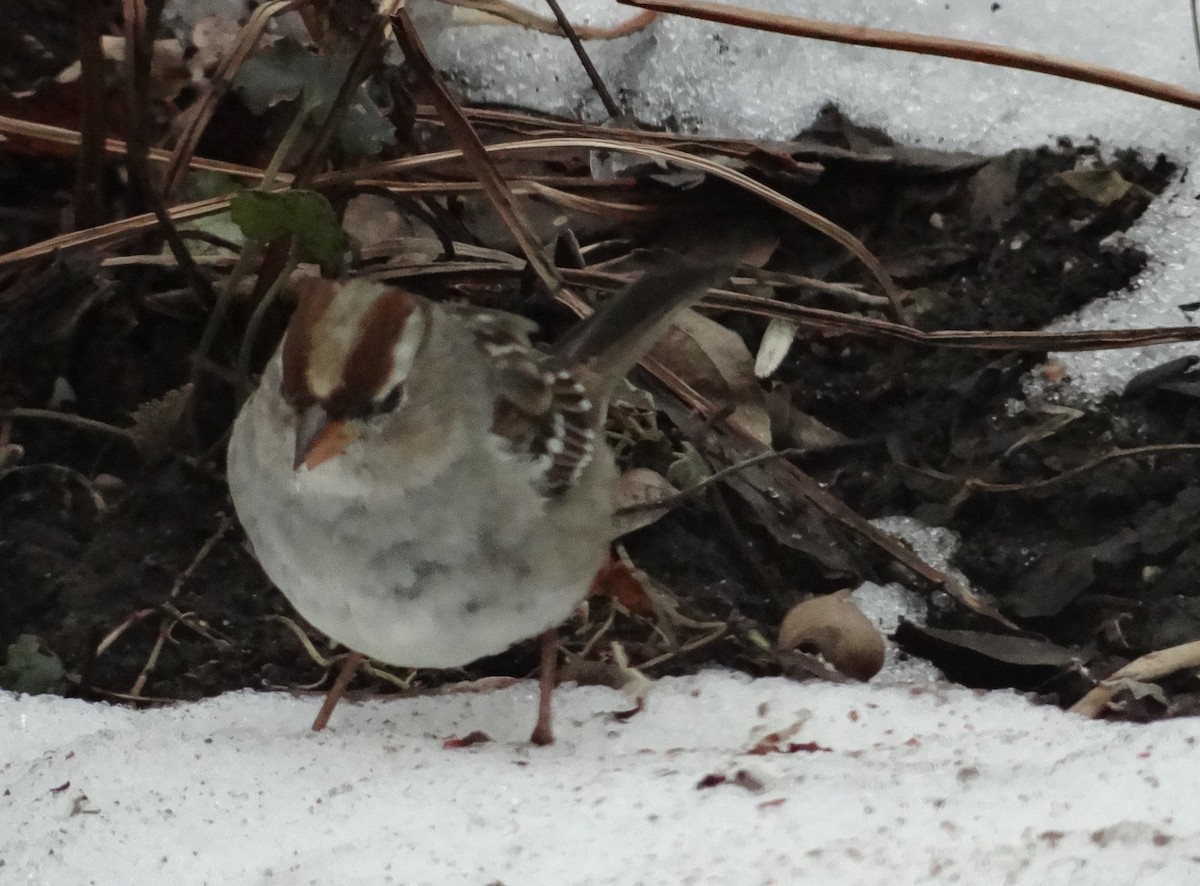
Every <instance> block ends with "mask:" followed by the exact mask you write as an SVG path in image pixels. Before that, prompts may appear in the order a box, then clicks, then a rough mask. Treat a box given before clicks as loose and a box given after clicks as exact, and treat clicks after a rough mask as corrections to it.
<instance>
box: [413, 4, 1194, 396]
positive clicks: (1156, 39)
mask: <svg viewBox="0 0 1200 886" xmlns="http://www.w3.org/2000/svg"><path fill="white" fill-rule="evenodd" d="M522 5H526V6H528V7H529V8H530V9H536V10H538V11H540V12H542V13H543V14H545V7H544V6H543V5H542V4H541V3H540V0H524V2H523V3H522ZM562 5H563V7H564V9H565V11H566V12H567V14H568V16H569V17H570V18H571V20H572V22H574V23H576V24H592V25H602V26H607V25H612V24H614V23H616V22H618V21H623V20H625V19H627V18H629V17H631V16H632V15H634V14H635V13H636V12H637V11H638V10H636V9H634V8H633V7H627V6H617V5H615V4H611V3H607V2H598V0H564V2H563V3H562ZM740 5H742V6H744V7H747V8H753V9H762V10H767V11H771V12H776V13H782V14H788V15H794V16H808V17H812V18H820V19H824V20H827V21H837V22H843V23H846V24H855V25H868V26H872V27H877V28H892V29H896V30H905V31H910V32H914V33H923V34H933V35H939V36H946V37H954V38H958V39H964V40H975V41H981V42H990V43H998V44H1003V45H1006V46H1012V47H1016V48H1021V49H1026V50H1032V51H1036V52H1041V53H1046V54H1052V55H1059V56H1065V57H1068V58H1073V59H1076V60H1079V61H1084V62H1091V63H1093V64H1097V65H1101V66H1107V67H1111V68H1117V69H1119V70H1123V71H1128V72H1131V73H1136V74H1140V75H1142V76H1145V77H1151V78H1154V79H1158V80H1163V81H1167V82H1171V83H1177V84H1181V85H1184V86H1187V85H1191V84H1198V85H1196V86H1195V88H1196V89H1197V90H1200V67H1198V66H1197V60H1196V51H1195V49H1194V47H1193V46H1192V25H1191V19H1190V15H1189V12H1188V4H1187V3H1185V2H1178V3H1164V2H1162V0H1126V2H1122V3H1101V4H1091V5H1088V6H1080V5H1079V4H1078V3H1074V2H1070V0H1001V2H999V3H993V2H992V0H888V2H879V0H809V2H798V0H744V2H741V3H740ZM993 7H996V8H995V9H993ZM435 44H436V46H435V48H436V53H435V57H436V61H437V62H438V63H439V64H440V65H441V66H442V67H443V68H451V69H454V70H455V71H456V72H458V75H459V77H460V78H461V80H460V81H457V82H461V83H465V84H466V85H467V87H468V93H469V94H470V95H471V96H472V97H473V98H476V99H482V100H488V101H496V102H502V103H503V102H510V103H517V104H520V105H526V106H535V107H539V108H541V109H542V110H546V111H552V112H558V113H564V114H581V115H582V116H583V117H584V118H585V119H590V120H593V121H597V122H598V121H602V120H604V119H605V115H604V112H603V109H602V107H601V106H600V103H599V101H598V99H596V98H595V96H594V95H593V93H592V90H591V87H590V85H589V82H588V80H587V78H586V77H585V75H584V73H583V72H582V70H581V69H580V65H579V63H578V62H577V61H576V60H575V58H574V55H573V53H572V52H571V48H570V46H569V45H567V43H566V42H565V41H555V40H551V39H547V38H545V37H542V36H540V35H536V34H531V33H522V32H519V31H518V30H517V29H515V28H511V27H483V28H451V29H449V30H448V31H447V32H445V33H444V34H442V35H441V36H440V37H438V38H437V39H436V40H435ZM587 47H588V51H589V54H590V55H591V56H592V58H593V61H594V62H595V63H596V66H597V68H598V70H599V71H600V74H601V76H602V77H603V78H604V80H605V83H606V84H608V86H609V89H610V91H615V90H616V87H618V86H619V87H621V88H622V90H624V92H623V94H624V95H626V96H628V98H629V110H630V111H632V112H633V113H634V114H636V115H637V116H638V117H640V118H642V119H646V120H651V121H656V120H664V119H667V118H668V117H671V118H673V119H675V120H678V121H682V122H683V123H685V124H686V125H688V126H689V127H691V128H694V129H696V130H698V131H701V132H705V133H710V134H715V135H725V136H732V137H741V138H788V137H790V136H793V135H795V134H796V133H797V132H799V131H800V130H801V129H803V128H805V127H806V126H807V125H808V124H809V123H811V121H812V119H813V117H814V116H815V115H816V113H817V111H818V109H819V108H820V107H821V106H822V105H824V104H825V103H826V102H829V101H833V102H836V103H837V104H838V105H839V106H840V107H841V108H842V110H843V111H845V112H846V113H847V114H849V115H850V117H851V118H852V119H853V120H855V121H856V122H858V123H862V124H866V125H873V126H879V127H882V128H883V129H885V130H886V131H887V132H888V133H889V134H890V135H892V136H893V137H894V138H896V139H897V140H899V141H901V142H904V143H908V144H917V145H924V146H926V147H933V148H942V149H946V150H952V149H953V150H969V151H977V152H981V153H1000V152H1003V151H1007V150H1010V149H1013V148H1037V147H1039V146H1042V145H1045V144H1053V143H1054V142H1055V141H1056V140H1057V139H1059V138H1060V137H1066V138H1069V139H1071V140H1073V141H1074V142H1076V143H1087V142H1091V141H1093V140H1098V142H1099V144H1100V145H1101V147H1102V148H1103V149H1104V150H1105V151H1106V152H1111V151H1114V150H1119V149H1122V148H1136V149H1138V150H1140V151H1142V152H1143V153H1144V154H1145V155H1146V156H1148V157H1150V158H1153V156H1155V155H1156V154H1158V153H1160V152H1161V153H1165V154H1166V155H1167V156H1168V157H1169V158H1170V159H1172V160H1173V161H1175V162H1176V163H1178V164H1179V165H1180V166H1181V168H1184V169H1186V167H1187V166H1188V165H1190V164H1191V162H1192V160H1193V159H1194V157H1195V155H1196V146H1197V145H1200V115H1198V114H1197V113H1196V112H1195V111H1192V110H1189V109H1186V108H1182V107H1176V106H1174V105H1167V104H1164V103H1162V102H1159V101H1155V100H1153V99H1149V98H1143V97H1140V96H1134V95H1129V94H1126V93H1122V92H1118V91H1115V90H1112V89H1106V88H1103V87H1099V86H1093V85H1090V84H1083V83H1074V82H1069V81H1065V80H1061V79H1058V78H1055V77H1049V76H1046V75H1041V74H1034V73H1030V72H1026V71H1013V70H1007V69H1002V68H996V67H989V66H986V65H980V64H974V63H971V62H965V61H957V60H950V59H939V58H933V57H929V56H918V55H912V54H908V53H900V52H889V51H885V50H879V49H869V48H865V47H857V46H843V45H838V44H834V43H826V42H821V41H817V40H807V39H800V38H794V37H787V36H783V35H772V34H759V33H756V32H752V31H749V30H745V29H735V28H731V27H727V26H722V25H716V24H712V23H708V22H702V21H697V20H687V19H683V18H679V17H667V18H663V19H660V20H659V21H658V22H656V23H655V24H654V25H653V26H652V27H651V28H650V29H648V30H647V31H645V32H643V33H641V34H637V35H634V36H631V37H626V38H622V39H621V40H617V41H612V42H609V43H596V42H590V43H588V44H587ZM547 72H551V73H550V74H549V75H548V74H547ZM1197 199H1200V193H1198V190H1197V188H1196V187H1195V186H1193V185H1192V184H1191V183H1190V182H1188V181H1184V180H1179V179H1177V180H1176V182H1175V183H1174V184H1173V185H1171V186H1169V187H1168V189H1167V191H1166V192H1165V193H1164V194H1163V195H1162V196H1161V197H1159V198H1158V199H1157V200H1156V201H1155V203H1154V204H1153V205H1152V206H1151V207H1150V209H1149V210H1148V211H1147V212H1146V213H1145V215H1144V216H1143V218H1142V219H1141V220H1139V222H1138V223H1137V224H1136V225H1135V226H1134V227H1133V229H1132V230H1131V231H1130V232H1129V234H1128V236H1129V239H1130V241H1132V243H1134V244H1136V245H1139V246H1141V247H1142V248H1144V249H1145V250H1146V251H1147V252H1148V253H1149V254H1150V255H1151V262H1150V266H1149V267H1148V268H1147V269H1146V270H1145V271H1144V272H1143V274H1142V275H1141V276H1140V278H1139V279H1137V280H1135V281H1134V283H1133V284H1132V285H1131V286H1130V287H1129V290H1128V291H1127V292H1124V293H1117V294H1115V296H1114V297H1112V298H1109V297H1106V296H1107V294H1106V293H1101V292H1098V293H1096V295H1097V300H1096V301H1095V302H1093V303H1092V304H1091V305H1088V306H1087V307H1085V308H1083V309H1082V310H1081V311H1079V312H1078V313H1077V314H1075V315H1074V316H1071V317H1067V318H1064V319H1063V320H1061V321H1060V322H1059V323H1057V324H1055V325H1054V326H1053V327H1052V328H1054V329H1058V330H1075V329H1107V328H1119V327H1149V326H1183V325H1190V324H1192V323H1194V322H1195V319H1194V318H1195V314H1194V313H1193V314H1188V313H1184V312H1183V311H1181V310H1180V306H1181V305H1186V304H1188V303H1191V302H1195V301H1197V296H1196V294H1195V287H1194V281H1195V280H1196V279H1197V277H1198V276H1200V274H1198V273H1197V267H1198V265H1200V212H1197V211H1196V208H1197V207H1196V200H1197ZM1198 352H1200V347H1198V346H1197V345H1196V344H1175V345H1159V346H1155V347H1152V348H1142V349H1138V350H1122V351H1108V352H1095V353H1085V354H1060V355H1057V357H1058V359H1060V360H1061V361H1062V362H1063V363H1064V365H1065V366H1066V369H1067V372H1068V373H1069V375H1070V378H1069V380H1068V381H1067V383H1066V384H1065V385H1064V386H1062V389H1061V390H1056V389H1050V390H1047V383H1046V382H1045V381H1044V380H1042V379H1041V378H1040V376H1038V375H1037V374H1035V375H1034V376H1033V377H1031V379H1030V380H1029V381H1028V384H1027V388H1028V390H1029V392H1030V394H1032V395H1036V396H1049V397H1051V398H1052V399H1065V400H1067V401H1071V402H1093V401H1095V400H1097V399H1098V398H1099V397H1101V396H1103V395H1104V394H1106V393H1110V392H1112V391H1117V390H1120V389H1121V388H1122V387H1123V386H1124V384H1125V382H1126V381H1127V380H1128V379H1129V378H1130V377H1132V376H1133V375H1134V374H1135V373H1137V372H1140V371H1142V370H1144V369H1148V368H1150V367H1151V366H1154V365H1157V364H1159V363H1161V362H1164V361H1166V360H1168V359H1171V358H1173V357H1178V356H1182V355H1184V354H1192V353H1198Z"/></svg>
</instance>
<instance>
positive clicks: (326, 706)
mask: <svg viewBox="0 0 1200 886" xmlns="http://www.w3.org/2000/svg"><path fill="white" fill-rule="evenodd" d="M365 659H366V656H365V655H363V654H362V653H361V652H350V653H348V654H347V655H346V660H345V661H344V662H342V669H341V670H340V671H338V675H337V679H336V680H334V681H333V685H332V686H330V687H329V692H327V693H326V694H325V702H324V703H323V704H322V705H321V710H320V711H319V712H318V713H317V719H315V720H313V724H312V728H313V732H320V731H321V730H322V729H324V728H325V727H326V726H328V725H329V718H330V717H332V716H333V709H334V708H335V707H337V703H338V701H340V700H341V697H342V695H343V694H344V693H345V691H346V687H347V686H349V685H350V681H351V680H353V679H354V674H355V672H356V671H357V670H358V668H359V665H361V664H362V663H363V661H364V660H365Z"/></svg>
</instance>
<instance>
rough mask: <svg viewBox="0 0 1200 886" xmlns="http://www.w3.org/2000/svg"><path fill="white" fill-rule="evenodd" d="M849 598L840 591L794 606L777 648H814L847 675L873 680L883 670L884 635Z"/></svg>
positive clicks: (846, 592) (785, 621)
mask: <svg viewBox="0 0 1200 886" xmlns="http://www.w3.org/2000/svg"><path fill="white" fill-rule="evenodd" d="M849 595H850V592H849V591H838V592H837V593H835V594H829V595H826V596H824V597H814V598H813V599H811V600H806V601H804V602H803V603H799V604H797V605H796V606H793V607H792V608H791V609H790V610H789V611H788V614H787V615H786V616H784V619H783V624H781V625H780V627H779V641H778V643H777V644H776V647H777V648H778V649H780V650H791V649H796V648H800V649H802V650H805V649H808V650H811V649H815V650H816V651H817V652H819V653H820V654H821V656H822V657H823V658H824V659H825V660H826V661H828V662H829V663H830V664H831V665H833V666H834V667H835V668H837V669H838V671H840V672H841V673H843V674H845V675H846V676H848V677H853V678H855V679H856V680H864V681H866V680H870V679H871V678H872V677H874V676H875V675H876V674H877V673H879V669H880V668H882V667H883V659H884V653H885V644H884V640H883V635H882V634H881V633H879V629H878V628H876V627H875V625H874V624H872V622H871V620H870V619H869V618H867V617H866V616H865V615H863V614H862V610H861V609H859V608H858V607H857V606H855V605H854V603H853V602H851V601H850V599H849Z"/></svg>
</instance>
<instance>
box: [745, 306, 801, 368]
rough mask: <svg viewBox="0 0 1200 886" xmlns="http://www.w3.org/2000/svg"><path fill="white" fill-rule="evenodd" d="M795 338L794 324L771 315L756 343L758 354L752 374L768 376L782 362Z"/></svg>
mask: <svg viewBox="0 0 1200 886" xmlns="http://www.w3.org/2000/svg"><path fill="white" fill-rule="evenodd" d="M795 340H796V324H795V323H793V322H792V321H791V320H784V319H783V318H782V317H772V318H771V322H770V323H768V324H767V329H766V331H765V332H763V337H762V341H761V342H759V343H758V355H757V356H755V358H754V375H755V377H757V378H770V377H771V376H772V375H774V374H775V370H776V369H778V368H779V365H780V364H781V363H783V361H784V359H785V358H786V357H787V355H788V351H790V350H791V349H792V342H794V341H795Z"/></svg>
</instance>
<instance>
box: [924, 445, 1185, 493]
mask: <svg viewBox="0 0 1200 886" xmlns="http://www.w3.org/2000/svg"><path fill="white" fill-rule="evenodd" d="M1143 455H1200V443H1162V444H1159V445H1156V446H1137V447H1134V448H1133V449H1114V450H1113V451H1112V452H1106V453H1105V454H1104V455H1101V456H1099V457H1097V458H1094V459H1092V460H1091V461H1088V462H1084V463H1083V464H1081V465H1078V466H1076V467H1073V468H1071V469H1069V470H1066V471H1063V472H1062V473H1061V474H1055V475H1054V476H1053V477H1047V478H1046V479H1044V480H1031V481H1029V482H1027V483H989V482H987V481H986V480H980V479H978V478H976V477H969V478H967V479H965V480H964V479H962V478H959V477H955V476H953V475H952V474H943V473H942V472H940V471H931V470H929V469H928V468H918V467H915V466H908V468H909V470H912V471H916V472H917V473H920V474H924V475H925V476H927V477H932V478H934V479H937V480H951V481H956V482H961V483H962V484H963V488H964V490H974V491H977V492H1029V491H1031V490H1035V489H1047V488H1049V487H1051V486H1057V485H1058V484H1060V483H1065V482H1067V481H1068V480H1073V479H1075V478H1076V477H1080V476H1082V475H1084V474H1089V473H1091V472H1092V471H1094V470H1096V468H1098V467H1100V466H1101V465H1103V464H1107V463H1108V462H1110V461H1118V460H1120V459H1124V458H1136V457H1138V456H1143Z"/></svg>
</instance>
